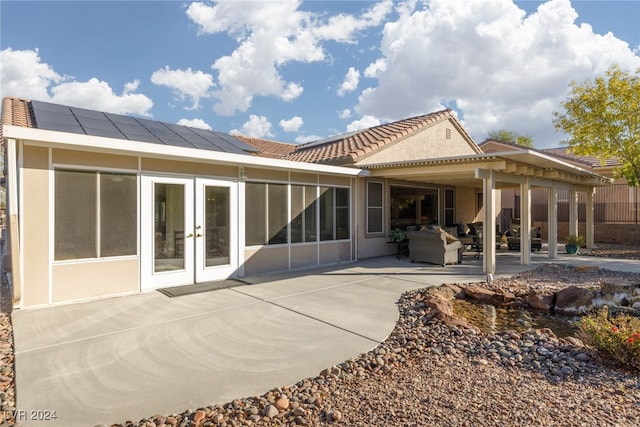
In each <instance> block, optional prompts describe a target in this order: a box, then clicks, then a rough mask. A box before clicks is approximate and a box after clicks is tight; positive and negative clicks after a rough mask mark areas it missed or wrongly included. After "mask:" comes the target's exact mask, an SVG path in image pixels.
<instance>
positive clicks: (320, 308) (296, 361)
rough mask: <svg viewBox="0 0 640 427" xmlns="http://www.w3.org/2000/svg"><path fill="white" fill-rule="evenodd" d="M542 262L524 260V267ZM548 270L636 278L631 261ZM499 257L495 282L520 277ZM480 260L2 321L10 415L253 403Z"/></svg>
mask: <svg viewBox="0 0 640 427" xmlns="http://www.w3.org/2000/svg"><path fill="white" fill-rule="evenodd" d="M547 261H548V259H547V258H546V256H545V254H542V255H540V254H535V255H534V256H533V262H534V264H533V265H532V266H531V267H535V265H536V264H539V263H544V262H547ZM555 262H571V263H574V264H583V265H598V266H600V267H607V268H611V269H617V270H625V271H640V266H639V265H638V264H640V263H638V262H637V261H630V262H627V261H622V260H609V259H595V258H588V257H570V258H567V257H560V258H559V259H557V260H555ZM524 268H525V266H521V265H519V257H518V254H517V253H502V254H500V255H499V259H498V273H499V275H511V274H513V273H515V272H518V271H521V270H523V269H524ZM484 278H485V276H484V275H483V274H482V264H481V260H476V259H473V258H471V257H465V260H464V263H463V264H462V265H456V266H448V267H446V268H442V267H436V266H430V265H427V264H411V263H409V262H408V260H407V259H401V260H396V259H395V258H393V257H385V258H377V259H371V260H366V261H361V262H357V263H354V264H347V265H343V266H341V267H338V268H330V269H322V270H312V271H305V272H299V273H295V274H294V273H287V274H282V275H269V276H261V277H252V278H248V279H246V280H247V281H249V282H251V283H252V284H251V285H248V286H241V287H237V288H231V289H222V290H218V291H213V292H206V293H201V294H196V295H188V296H182V297H177V298H168V297H166V296H165V295H163V294H161V293H159V292H149V293H144V294H138V295H133V296H127V297H119V298H109V299H104V300H98V301H91V302H86V303H79V304H73V305H66V306H58V307H52V308H46V309H38V310H21V311H16V312H14V314H13V325H14V335H15V346H16V348H15V350H16V388H17V405H18V409H20V410H25V411H27V412H26V414H27V418H29V417H28V415H29V413H30V411H31V410H44V411H55V414H56V416H57V419H56V420H55V422H51V421H35V420H30V419H23V420H20V422H21V424H22V425H23V426H31V425H42V426H44V425H47V426H50V425H60V426H67V427H73V426H92V425H96V424H111V423H116V422H124V421H126V420H132V421H137V420H139V419H141V418H144V417H147V416H151V415H154V414H170V413H175V412H182V411H183V410H185V409H187V408H198V407H202V406H207V405H211V404H215V403H225V402H228V401H230V400H233V399H235V398H241V397H246V396H254V395H260V394H262V393H264V392H265V391H267V390H269V389H271V388H274V387H277V386H282V385H288V384H293V383H295V382H297V381H299V380H300V379H303V378H306V377H309V376H315V375H317V374H318V372H320V371H321V370H322V369H324V368H326V367H329V366H332V365H335V364H338V363H341V362H343V361H344V360H347V359H350V358H352V357H354V356H357V355H358V354H360V353H363V352H366V351H368V350H370V349H372V348H373V347H375V346H376V345H377V344H378V343H379V342H380V341H383V340H384V339H385V338H386V337H387V336H388V334H389V333H390V332H391V331H392V329H393V327H394V326H395V322H396V320H397V316H398V311H397V309H396V306H395V303H396V301H397V300H398V297H399V296H400V295H401V294H402V293H403V292H405V291H407V290H411V289H416V288H421V287H425V286H432V285H439V284H442V283H453V282H457V283H465V282H472V281H481V280H484Z"/></svg>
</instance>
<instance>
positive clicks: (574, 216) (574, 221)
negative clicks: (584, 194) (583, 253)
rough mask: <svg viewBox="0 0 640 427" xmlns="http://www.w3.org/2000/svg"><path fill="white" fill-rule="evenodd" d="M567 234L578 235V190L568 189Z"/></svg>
mask: <svg viewBox="0 0 640 427" xmlns="http://www.w3.org/2000/svg"><path fill="white" fill-rule="evenodd" d="M569 234H573V235H574V236H577V235H578V192H577V191H575V190H570V191H569Z"/></svg>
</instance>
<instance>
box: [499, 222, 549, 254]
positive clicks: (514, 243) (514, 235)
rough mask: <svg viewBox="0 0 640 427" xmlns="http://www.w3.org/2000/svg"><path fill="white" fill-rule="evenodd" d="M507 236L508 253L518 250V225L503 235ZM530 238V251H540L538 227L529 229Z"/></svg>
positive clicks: (540, 243)
mask: <svg viewBox="0 0 640 427" xmlns="http://www.w3.org/2000/svg"><path fill="white" fill-rule="evenodd" d="M505 234H506V235H507V246H508V247H509V250H510V251H519V250H520V225H514V226H512V228H511V230H509V231H507V232H506V233H505ZM529 235H530V236H531V250H532V251H535V250H537V251H538V252H540V251H541V250H542V235H541V234H540V227H531V229H530V230H529Z"/></svg>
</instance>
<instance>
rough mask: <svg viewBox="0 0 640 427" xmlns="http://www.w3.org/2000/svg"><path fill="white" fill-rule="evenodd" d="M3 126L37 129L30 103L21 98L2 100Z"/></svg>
mask: <svg viewBox="0 0 640 427" xmlns="http://www.w3.org/2000/svg"><path fill="white" fill-rule="evenodd" d="M2 124H3V125H9V126H21V127H29V128H30V127H35V126H34V120H33V112H32V111H31V108H30V107H29V101H28V100H26V99H20V98H4V99H3V100H2Z"/></svg>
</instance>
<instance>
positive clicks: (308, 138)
mask: <svg viewBox="0 0 640 427" xmlns="http://www.w3.org/2000/svg"><path fill="white" fill-rule="evenodd" d="M319 139H322V137H321V136H318V135H307V136H302V135H300V136H297V137H296V139H295V141H296V143H298V144H306V143H307V142H313V141H317V140H319Z"/></svg>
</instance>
